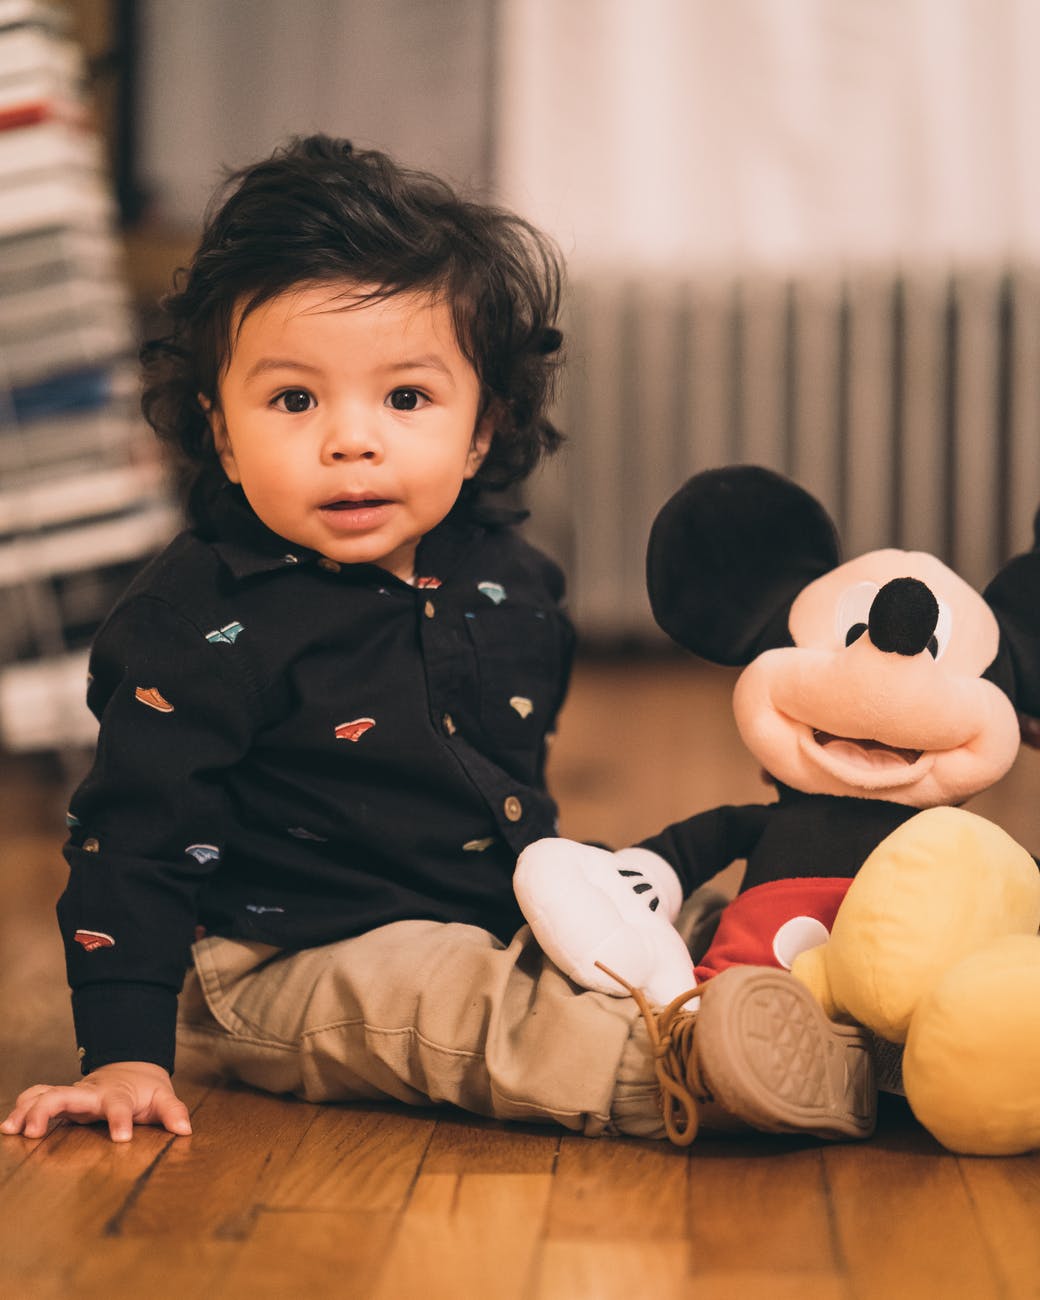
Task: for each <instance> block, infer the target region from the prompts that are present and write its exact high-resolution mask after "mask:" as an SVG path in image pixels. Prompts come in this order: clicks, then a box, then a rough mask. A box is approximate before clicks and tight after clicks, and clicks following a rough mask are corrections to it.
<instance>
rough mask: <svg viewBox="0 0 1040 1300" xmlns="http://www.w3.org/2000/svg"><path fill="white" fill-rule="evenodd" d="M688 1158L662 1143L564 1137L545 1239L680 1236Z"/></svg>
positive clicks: (683, 1229)
mask: <svg viewBox="0 0 1040 1300" xmlns="http://www.w3.org/2000/svg"><path fill="white" fill-rule="evenodd" d="M689 1169H690V1157H689V1156H688V1155H687V1154H686V1153H685V1152H683V1151H680V1150H678V1148H676V1147H673V1146H672V1145H671V1144H670V1143H667V1142H652V1141H645V1142H644V1141H639V1140H637V1139H634V1138H623V1139H613V1138H602V1139H595V1140H591V1139H589V1138H582V1137H572V1136H569V1135H568V1136H566V1137H564V1138H563V1139H562V1141H561V1143H560V1158H559V1162H558V1164H557V1168H556V1177H555V1179H554V1180H553V1195H552V1200H551V1202H550V1206H549V1220H548V1224H547V1236H548V1238H549V1240H551V1241H556V1240H561V1239H571V1240H573V1239H589V1238H591V1239H594V1240H597V1241H618V1240H624V1239H626V1238H638V1239H640V1240H642V1241H644V1242H647V1243H651V1242H654V1241H657V1240H676V1239H681V1238H684V1237H685V1236H686V1225H687V1195H688V1191H687V1178H688V1171H689Z"/></svg>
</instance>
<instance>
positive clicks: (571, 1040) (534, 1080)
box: [177, 921, 663, 1137]
mask: <svg viewBox="0 0 1040 1300" xmlns="http://www.w3.org/2000/svg"><path fill="white" fill-rule="evenodd" d="M194 958H195V969H194V970H193V971H191V972H189V975H188V977H187V980H186V982H185V987H184V992H183V994H182V996H181V1012H180V1020H179V1024H178V1034H177V1070H178V1073H179V1074H187V1075H192V1076H195V1077H199V1076H209V1077H213V1076H214V1075H217V1076H218V1077H222V1078H226V1079H227V1078H230V1079H236V1080H239V1081H241V1082H243V1083H247V1084H251V1085H252V1086H253V1087H257V1088H262V1089H264V1090H266V1091H269V1092H289V1093H295V1094H296V1095H297V1096H300V1097H303V1098H305V1099H307V1100H308V1101H354V1100H361V1099H380V1100H386V1099H388V1098H389V1099H394V1100H397V1101H401V1102H405V1103H408V1104H411V1105H418V1106H426V1105H429V1104H430V1103H431V1102H434V1103H437V1102H450V1103H452V1104H453V1105H455V1106H459V1107H462V1108H463V1109H465V1110H468V1111H473V1112H476V1113H477V1114H481V1115H489V1116H493V1117H495V1118H497V1119H505V1120H521V1121H528V1122H534V1123H539V1122H544V1123H555V1124H561V1125H563V1126H564V1127H565V1128H568V1129H573V1130H577V1131H579V1132H582V1133H585V1134H587V1135H589V1136H595V1135H597V1134H600V1133H603V1132H615V1131H619V1132H627V1133H632V1134H635V1135H638V1136H643V1137H653V1136H663V1128H662V1126H661V1117H660V1098H659V1094H658V1090H657V1087H656V1084H655V1082H654V1076H653V1067H652V1063H651V1060H650V1056H649V1052H648V1050H647V1039H646V1033H645V1030H644V1028H643V1025H642V1021H641V1020H640V1019H639V1016H638V1011H637V1009H636V1006H635V1003H634V1002H633V1001H632V999H631V998H628V997H621V998H611V997H607V996H604V995H603V994H599V993H591V992H587V991H580V990H578V989H577V988H576V987H575V985H573V984H572V983H571V982H570V981H569V980H568V979H567V978H566V977H565V976H564V975H563V974H561V972H560V971H559V970H558V969H557V968H556V967H555V966H554V965H553V964H552V963H551V962H549V961H548V960H547V959H546V958H545V957H544V956H543V955H542V952H541V950H540V949H539V948H538V946H537V944H536V943H535V942H534V940H533V938H532V937H531V932H530V930H529V929H528V928H527V927H526V926H524V927H523V928H522V929H521V930H520V931H519V932H518V933H517V935H516V937H515V938H514V939H513V942H512V943H511V944H509V946H508V947H506V946H504V945H502V944H501V943H500V942H499V941H498V940H497V939H495V938H494V937H493V936H492V935H490V934H488V933H487V932H486V931H484V930H480V929H478V928H476V927H474V926H469V925H446V924H443V923H439V922H434V921H399V922H396V923H395V924H393V925H387V926H383V927H381V928H379V929H377V930H373V931H370V932H369V933H368V934H364V935H361V936H359V937H358V938H356V939H348V940H344V941H342V942H340V943H334V944H330V945H328V946H327V947H322V948H311V949H306V950H304V951H301V952H294V953H290V952H281V951H280V950H278V949H276V948H271V947H268V946H266V945H264V944H259V943H249V942H244V941H240V940H233V939H223V938H219V937H211V938H207V939H203V940H201V941H200V942H199V943H197V944H196V945H195V949H194Z"/></svg>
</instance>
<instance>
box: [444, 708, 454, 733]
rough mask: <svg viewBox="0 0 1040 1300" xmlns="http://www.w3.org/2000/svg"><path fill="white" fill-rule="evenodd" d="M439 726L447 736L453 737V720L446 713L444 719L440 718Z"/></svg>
mask: <svg viewBox="0 0 1040 1300" xmlns="http://www.w3.org/2000/svg"><path fill="white" fill-rule="evenodd" d="M441 726H442V727H443V728H444V731H445V733H446V734H447V735H449V736H454V734H455V719H454V718H453V717H452V716H451V714H450V713H446V714H445V715H444V717H443V718H441Z"/></svg>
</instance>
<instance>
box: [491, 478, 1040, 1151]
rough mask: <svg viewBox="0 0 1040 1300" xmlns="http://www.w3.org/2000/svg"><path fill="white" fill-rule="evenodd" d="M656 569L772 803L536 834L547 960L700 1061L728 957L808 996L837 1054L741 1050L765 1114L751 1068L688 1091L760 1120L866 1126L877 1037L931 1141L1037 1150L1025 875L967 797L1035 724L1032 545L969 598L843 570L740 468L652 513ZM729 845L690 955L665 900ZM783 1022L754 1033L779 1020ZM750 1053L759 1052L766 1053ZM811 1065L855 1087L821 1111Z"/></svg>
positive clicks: (535, 910) (658, 611)
mask: <svg viewBox="0 0 1040 1300" xmlns="http://www.w3.org/2000/svg"><path fill="white" fill-rule="evenodd" d="M647 575H648V584H649V591H650V600H651V605H652V608H653V611H654V615H655V617H656V618H657V620H658V622H659V623H660V625H661V626H662V628H664V630H665V631H666V632H668V634H669V635H670V636H671V637H673V638H674V639H675V640H676V641H678V642H679V643H680V644H681V645H683V646H685V647H686V648H687V649H689V650H692V651H694V652H695V653H696V654H698V655H701V656H702V657H704V658H706V659H709V660H711V661H713V662H715V663H721V664H728V665H740V666H743V672H742V673H741V675H740V677H739V678H738V680H737V684H736V688H735V691H734V698H733V708H734V714H735V718H736V722H737V727H738V729H739V731H740V734H741V736H742V738H743V740H744V742H745V744H746V745H747V747H748V749H749V750H750V751H751V753H752V754H753V755H754V756H755V758H756V759H758V760H759V762H761V763H762V765H763V767H764V768H765V769H766V771H767V772H768V773H769V774H770V776H771V778H772V780H773V781H774V782H775V784H776V786H777V789H778V793H779V798H778V800H777V802H775V803H772V804H762V805H753V806H745V807H723V808H716V809H712V810H709V811H708V812H704V813H700V814H697V815H695V816H693V817H691V818H689V819H688V820H686V821H683V822H679V823H677V824H675V825H673V826H670V827H668V828H667V829H666V830H664V831H663V832H661V833H660V834H659V835H656V836H654V837H652V838H651V839H648V840H645V841H643V843H642V844H640V845H638V846H636V847H633V848H628V849H622V850H621V851H619V852H618V853H614V854H611V853H608V852H606V851H604V850H602V849H598V848H594V847H591V846H588V845H582V844H576V843H573V842H571V841H568V840H542V841H539V842H538V843H536V844H534V845H532V846H530V847H529V848H528V849H527V850H526V851H525V852H524V854H523V855H522V856H521V859H520V861H519V863H518V866H517V872H516V881H515V884H516V893H517V897H518V899H519V901H520V905H521V908H522V909H523V911H524V914H525V916H526V918H527V920H528V922H529V923H530V925H531V928H532V930H533V932H534V934H535V937H536V938H537V939H538V940H539V942H540V944H541V946H542V947H543V949H544V950H545V951H546V952H547V953H548V954H549V956H550V957H551V958H552V959H553V960H554V961H555V962H556V964H557V965H558V966H560V968H561V969H562V970H563V971H564V972H565V973H566V974H568V975H569V976H570V977H571V978H572V979H574V980H575V981H576V982H577V983H579V984H581V985H583V986H585V987H587V988H592V989H597V990H599V991H600V992H604V993H611V994H615V995H619V996H623V995H624V994H625V991H626V989H627V990H628V992H630V993H635V994H637V996H638V997H639V998H640V999H641V1005H643V1006H647V1005H648V1004H649V1003H654V1004H656V1005H658V1006H664V1005H665V1004H668V1003H671V1004H672V1008H673V1009H674V1008H680V1007H683V1005H684V1004H685V1008H686V1009H690V1010H694V1011H696V1015H697V1018H698V1021H697V1023H696V1037H697V1038H698V1039H701V1040H702V1041H700V1042H699V1043H698V1051H699V1052H700V1054H701V1058H702V1064H703V1061H704V1060H708V1061H710V1060H711V1054H712V1050H713V1042H712V1041H709V1040H712V1039H714V1040H721V1038H723V1037H725V1036H726V1035H730V1036H731V1037H735V1036H739V1034H740V1033H741V1032H743V1030H742V1029H741V1026H740V1025H739V1024H738V1023H737V1022H736V1020H735V1018H734V1014H733V1013H731V1012H720V1010H719V1009H718V1008H722V1007H723V1006H724V1005H725V1003H724V998H723V991H724V989H726V988H732V986H733V985H734V983H735V979H734V972H735V971H741V972H743V977H744V978H745V979H753V978H755V974H754V973H755V972H761V978H762V980H763V981H764V984H763V987H765V985H769V986H770V988H771V989H775V988H776V987H777V986H778V982H780V983H781V985H782V987H783V988H785V989H787V990H789V991H792V992H794V991H795V990H796V991H797V994H798V997H800V998H801V999H804V1000H807V1001H808V1002H810V1003H812V1005H813V1007H815V1008H817V1010H816V1011H814V1014H819V1013H820V1011H822V1012H823V1013H825V1017H826V1022H825V1023H826V1024H827V1025H828V1026H829V1027H830V1028H829V1031H828V1032H829V1033H830V1038H828V1037H827V1035H824V1037H823V1038H822V1039H820V1040H819V1042H820V1046H819V1048H818V1050H819V1051H820V1052H821V1053H822V1054H823V1055H824V1056H827V1055H828V1054H829V1055H830V1056H835V1054H836V1059H835V1060H826V1059H825V1060H823V1061H822V1062H820V1061H813V1060H812V1059H811V1057H812V1049H811V1048H806V1049H805V1051H804V1052H803V1051H802V1049H801V1048H799V1047H798V1046H797V1045H795V1046H794V1047H792V1048H791V1049H790V1050H788V1051H787V1053H786V1056H785V1058H784V1065H783V1075H782V1079H781V1084H780V1086H779V1087H776V1086H775V1085H774V1084H773V1083H771V1082H770V1080H769V1079H767V1078H765V1074H767V1073H768V1068H769V1067H762V1066H761V1065H759V1066H756V1065H755V1061H754V1057H753V1055H751V1054H748V1055H746V1057H745V1061H746V1070H747V1072H749V1073H753V1072H754V1070H755V1069H756V1068H757V1069H760V1070H761V1071H763V1079H764V1082H763V1079H760V1080H759V1081H758V1084H759V1085H761V1086H759V1087H758V1090H757V1091H758V1095H759V1099H760V1098H761V1093H762V1087H763V1086H771V1087H774V1090H775V1091H777V1092H778V1094H779V1093H786V1094H787V1096H786V1098H784V1097H780V1098H779V1109H777V1108H776V1107H774V1108H773V1110H772V1111H770V1110H769V1108H768V1107H767V1108H765V1109H761V1108H760V1107H756V1104H755V1096H756V1088H755V1086H754V1083H755V1081H754V1080H752V1081H751V1083H752V1086H751V1087H750V1088H749V1089H748V1090H747V1094H746V1095H747V1096H748V1097H750V1098H751V1102H747V1101H741V1100H740V1098H741V1097H743V1096H744V1095H745V1094H744V1091H742V1090H741V1089H733V1088H732V1087H731V1089H730V1093H731V1095H730V1096H719V1094H718V1091H716V1090H715V1089H713V1088H710V1087H707V1086H705V1085H704V1084H703V1083H702V1085H701V1087H702V1091H701V1100H702V1101H703V1100H714V1101H721V1102H722V1104H723V1106H724V1107H725V1108H726V1109H728V1110H729V1111H730V1112H731V1114H735V1115H736V1116H737V1117H738V1118H740V1119H742V1120H745V1121H748V1122H750V1123H751V1124H752V1125H754V1126H756V1127H760V1128H770V1129H778V1130H781V1131H806V1132H814V1133H817V1134H818V1135H820V1136H826V1137H840V1136H845V1137H849V1136H851V1137H864V1136H867V1135H868V1134H869V1133H870V1132H871V1131H872V1127H873V1122H874V1108H873V1103H874V1078H873V1064H872V1061H871V1052H870V1051H869V1050H868V1044H869V1043H870V1042H871V1041H872V1040H871V1038H870V1034H874V1035H877V1036H878V1037H879V1038H881V1039H883V1040H887V1041H888V1042H891V1043H899V1044H902V1043H905V1044H906V1047H905V1051H904V1055H903V1080H904V1084H905V1090H906V1095H907V1097H908V1100H909V1102H910V1104H911V1107H912V1108H913V1110H914V1113H915V1114H916V1115H917V1117H918V1119H919V1120H920V1121H921V1122H922V1123H923V1124H924V1125H925V1127H926V1128H928V1129H929V1130H930V1131H931V1132H932V1133H933V1135H934V1136H936V1137H937V1138H938V1139H939V1141H941V1142H942V1143H944V1144H945V1145H946V1146H948V1147H950V1148H951V1149H953V1150H957V1151H962V1152H976V1153H989V1154H1003V1153H1012V1152H1020V1151H1026V1150H1030V1149H1032V1148H1033V1147H1037V1146H1040V937H1038V933H1037V932H1038V929H1040V872H1038V870H1037V864H1036V861H1035V860H1034V859H1033V858H1032V857H1031V856H1030V855H1029V854H1028V853H1027V852H1026V851H1025V850H1024V849H1023V848H1021V847H1020V846H1019V845H1018V844H1016V843H1015V842H1014V841H1013V840H1012V839H1011V838H1010V837H1009V836H1008V835H1006V834H1005V833H1004V832H1003V831H1001V830H1000V829H999V828H997V827H996V826H994V825H993V824H992V823H990V822H988V821H986V820H985V819H983V818H981V817H978V816H976V815H975V814H973V813H970V812H968V811H966V810H964V809H962V808H960V807H959V805H961V804H962V803H964V802H965V801H966V800H967V799H968V798H970V797H971V796H972V795H974V794H977V793H979V792H980V791H982V790H984V789H986V788H987V787H988V786H990V785H992V784H993V783H994V782H996V781H997V780H998V779H999V778H1000V777H1001V776H1003V775H1004V773H1005V772H1006V771H1007V770H1008V769H1009V768H1010V766H1011V764H1012V762H1013V761H1014V759H1015V756H1016V753H1017V751H1018V745H1019V726H1018V718H1017V715H1016V705H1017V706H1018V707H1019V708H1020V709H1021V710H1022V711H1023V712H1025V713H1029V714H1033V715H1037V714H1040V550H1038V551H1033V552H1030V553H1028V554H1025V555H1021V556H1018V557H1017V558H1016V559H1014V560H1012V561H1010V563H1009V564H1007V565H1006V566H1005V567H1004V568H1003V569H1002V570H1001V572H1000V573H999V574H998V575H997V576H996V577H995V578H994V580H993V581H992V582H991V583H990V585H989V586H988V587H987V589H986V591H985V593H984V594H983V595H979V594H978V593H977V592H976V591H974V590H973V589H972V588H971V587H970V586H968V584H967V583H965V582H964V581H962V580H961V579H960V578H959V577H958V576H957V575H956V574H954V573H953V572H952V571H951V570H950V569H949V568H947V567H946V566H945V565H944V564H942V563H941V562H940V561H939V560H937V559H936V558H934V557H933V556H931V555H927V554H924V553H919V552H903V551H897V550H881V551H874V552H871V553H870V554H867V555H863V556H860V557H859V558H857V559H853V560H850V561H847V562H845V563H841V561H840V557H839V550H838V544H837V537H836V532H835V529H834V525H833V524H832V522H831V520H830V519H829V517H828V516H827V514H826V512H825V511H824V510H823V508H822V507H821V506H820V505H819V503H818V502H817V501H815V500H814V498H813V497H812V496H810V495H809V493H807V492H805V491H804V490H803V489H802V488H800V487H798V486H797V485H796V484H794V483H792V482H790V481H789V480H787V479H785V478H782V477H781V476H779V475H777V474H774V473H772V472H771V471H768V470H764V469H760V468H757V467H753V466H738V467H730V468H726V469H720V470H712V471H708V472H706V473H703V474H699V475H697V476H695V477H694V478H692V479H691V480H690V481H689V482H688V483H686V485H685V486H684V487H683V488H681V489H680V490H679V492H677V493H676V494H675V496H674V497H673V498H672V499H671V500H670V501H669V502H668V503H667V504H666V505H665V506H664V508H663V509H662V511H661V512H660V514H659V515H658V518H657V520H656V522H655V524H654V527H653V529H652V532H651V537H650V545H649V553H648V559H647ZM691 743H696V739H695V734H694V735H693V736H692V737H691ZM745 857H746V858H747V870H746V873H745V876H744V880H743V883H742V886H741V888H740V891H739V893H738V894H737V896H736V898H735V899H734V900H733V901H732V902H731V903H730V904H729V905H728V906H727V907H726V908H725V909H724V911H723V913H722V916H721V921H720V924H719V926H718V930H717V932H716V934H715V937H714V939H713V941H712V942H711V944H710V946H709V948H708V950H707V952H706V953H705V954H704V956H703V957H702V958H701V960H700V961H699V963H698V964H697V966H696V969H695V970H693V969H691V967H692V963H691V960H690V957H689V954H688V952H687V950H686V947H685V944H684V943H683V941H682V939H681V938H680V937H679V935H678V933H677V931H676V930H675V929H674V926H673V922H674V920H675V918H676V917H677V915H678V911H679V908H680V906H681V903H682V900H683V898H684V897H685V896H688V895H689V893H690V892H691V891H692V890H693V889H694V888H696V887H697V886H698V885H700V884H702V883H703V882H705V881H707V880H708V879H710V877H711V876H713V875H714V874H715V873H716V872H717V871H719V870H720V869H721V868H722V867H724V866H726V865H727V864H728V863H729V862H731V861H735V860H738V859H740V858H745ZM608 972H609V973H608ZM614 972H616V973H617V974H616V975H615V974H614ZM786 972H790V973H789V974H787V973H786ZM618 976H620V977H621V980H623V982H624V987H622V984H621V983H620V982H619V980H618V978H617V977H618ZM787 981H793V983H787ZM806 989H808V990H809V991H810V992H811V994H812V995H813V996H812V997H809V996H808V995H807V994H806V991H805V990H806ZM637 990H638V993H637ZM716 990H717V996H716ZM813 998H815V1000H816V1001H815V1002H814V1001H813ZM731 1001H732V1000H731ZM715 1003H717V1004H718V1005H717V1008H716V1007H714V1004H715ZM734 1005H735V1004H734ZM644 1014H646V1013H645V1012H644ZM672 1017H674V1010H670V1012H669V1023H671V1019H672ZM686 1019H687V1020H690V1019H691V1017H689V1016H687V1017H686ZM781 1020H782V1017H779V1016H775V1017H773V1019H772V1021H771V1020H770V1017H769V1016H766V1017H765V1020H761V1018H760V1023H759V1025H758V1028H757V1029H754V1030H753V1031H752V1032H753V1033H757V1034H758V1035H759V1036H764V1037H765V1038H766V1039H769V1038H770V1035H773V1036H774V1037H776V1036H778V1035H782V1034H784V1033H787V1032H788V1030H789V1027H788V1026H785V1025H783V1024H781ZM649 1023H650V1022H649V1020H648V1024H649ZM770 1024H773V1025H774V1026H775V1028H773V1029H771V1028H769V1025H770ZM863 1027H865V1030H869V1031H870V1034H868V1033H866V1032H865V1031H864V1028H863ZM799 1032H800V1031H799ZM716 1045H717V1044H716ZM766 1047H767V1049H768V1051H767V1052H766V1056H767V1057H769V1059H774V1058H775V1056H776V1051H777V1050H779V1043H778V1042H773V1043H767V1044H766ZM774 1049H775V1050H774ZM800 1053H801V1054H800ZM761 1059H765V1058H761ZM821 1070H822V1072H823V1075H824V1076H827V1074H828V1072H830V1075H831V1076H832V1077H831V1079H830V1083H831V1085H832V1086H836V1087H837V1088H838V1090H839V1091H840V1090H841V1089H842V1088H843V1087H844V1088H845V1090H846V1092H847V1093H848V1094H849V1098H848V1103H847V1106H846V1110H847V1112H848V1113H847V1114H846V1115H844V1116H843V1117H842V1118H841V1119H840V1120H839V1122H837V1123H834V1122H826V1121H825V1122H822V1123H821V1121H820V1118H819V1116H814V1114H813V1107H812V1105H808V1106H805V1105H801V1106H800V1105H799V1101H798V1095H799V1093H800V1092H806V1091H807V1092H808V1093H811V1092H812V1088H813V1087H814V1086H815V1083H814V1079H815V1081H816V1082H819V1079H818V1077H817V1076H818V1075H819V1073H820V1071H821ZM835 1070H837V1071H839V1076H838V1081H837V1084H836V1085H834V1080H833V1076H834V1073H835ZM814 1072H815V1073H814ZM701 1073H702V1075H703V1070H702V1072H701ZM803 1074H804V1075H805V1077H804V1078H803V1077H802V1075H803ZM857 1074H858V1077H852V1076H853V1075H857ZM809 1076H813V1077H812V1078H810V1077H809ZM826 1081H827V1080H826V1078H825V1082H826ZM803 1085H804V1086H803ZM734 1097H736V1100H734ZM667 1120H668V1115H667V1107H666V1122H667ZM679 1127H680V1128H681V1127H682V1125H680V1126H679ZM688 1128H689V1126H688ZM692 1129H693V1131H695V1130H696V1124H695V1122H694V1123H693V1125H692ZM669 1131H670V1132H671V1130H669ZM672 1136H673V1137H674V1136H675V1135H674V1134H672Z"/></svg>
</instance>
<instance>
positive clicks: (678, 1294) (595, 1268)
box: [533, 1238, 815, 1300]
mask: <svg viewBox="0 0 1040 1300" xmlns="http://www.w3.org/2000/svg"><path fill="white" fill-rule="evenodd" d="M689 1253H690V1243H689V1242H688V1241H685V1240H683V1239H682V1238H680V1239H679V1240H667V1239H662V1238H655V1239H654V1242H653V1244H652V1245H651V1246H648V1245H645V1244H643V1243H642V1242H638V1241H621V1242H617V1241H599V1240H597V1241H591V1240H580V1241H568V1240H562V1239H555V1238H554V1239H553V1240H552V1241H547V1242H546V1243H545V1245H544V1246H543V1247H542V1250H541V1254H540V1258H539V1262H538V1267H537V1273H536V1276H535V1284H534V1291H533V1300H642V1298H643V1297H651V1296H652V1297H653V1300H684V1297H688V1296H690V1295H693V1294H694V1291H693V1290H692V1286H691V1283H690V1280H689V1277H688V1275H687V1273H688V1267H689ZM696 1294H698V1295H704V1296H720V1297H721V1296H730V1295H732V1296H737V1295H739V1294H740V1293H739V1292H737V1291H731V1290H730V1289H729V1286H728V1278H727V1279H726V1285H724V1286H722V1287H720V1289H719V1290H717V1291H713V1290H704V1291H700V1290H699V1289H698V1291H697V1292H696ZM806 1295H813V1300H815V1294H814V1293H813V1292H808V1293H804V1294H803V1295H802V1296H801V1297H799V1300H806Z"/></svg>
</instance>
